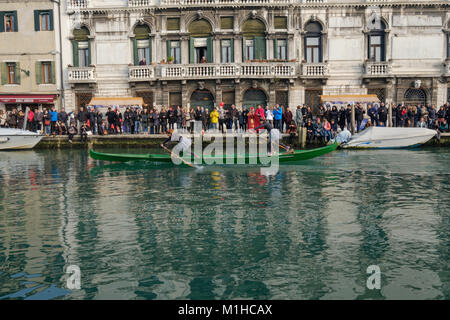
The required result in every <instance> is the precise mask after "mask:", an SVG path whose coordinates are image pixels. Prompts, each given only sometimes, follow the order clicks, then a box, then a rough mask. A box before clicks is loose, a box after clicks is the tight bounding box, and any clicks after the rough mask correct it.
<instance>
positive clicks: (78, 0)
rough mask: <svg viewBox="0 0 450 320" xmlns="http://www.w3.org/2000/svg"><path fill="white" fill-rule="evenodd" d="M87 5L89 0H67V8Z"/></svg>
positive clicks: (85, 6)
mask: <svg viewBox="0 0 450 320" xmlns="http://www.w3.org/2000/svg"><path fill="white" fill-rule="evenodd" d="M88 7H89V0H67V9H72V10H74V9H84V8H88Z"/></svg>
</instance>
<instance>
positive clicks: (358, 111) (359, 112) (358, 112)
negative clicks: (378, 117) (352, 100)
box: [355, 104, 366, 132]
mask: <svg viewBox="0 0 450 320" xmlns="http://www.w3.org/2000/svg"><path fill="white" fill-rule="evenodd" d="M364 113H366V112H365V111H364V110H363V108H362V107H361V106H360V105H359V104H358V105H357V106H356V108H355V120H356V131H357V132H359V128H360V127H361V122H362V121H363V119H364Z"/></svg>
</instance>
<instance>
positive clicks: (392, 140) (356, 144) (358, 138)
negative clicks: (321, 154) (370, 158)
mask: <svg viewBox="0 0 450 320" xmlns="http://www.w3.org/2000/svg"><path fill="white" fill-rule="evenodd" d="M366 130H368V131H367V132H365V131H366ZM366 130H364V131H363V132H361V133H360V134H357V135H355V136H354V137H353V138H352V139H351V140H350V142H348V143H346V144H343V145H341V147H342V148H346V149H403V148H414V147H419V146H421V145H422V144H424V143H426V142H428V141H429V140H430V139H432V138H433V137H434V136H435V135H436V131H434V130H430V129H426V128H384V127H371V128H368V129H366Z"/></svg>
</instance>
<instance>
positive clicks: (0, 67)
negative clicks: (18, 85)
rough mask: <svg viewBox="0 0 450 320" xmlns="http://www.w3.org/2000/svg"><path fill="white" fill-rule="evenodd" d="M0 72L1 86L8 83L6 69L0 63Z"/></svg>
mask: <svg viewBox="0 0 450 320" xmlns="http://www.w3.org/2000/svg"><path fill="white" fill-rule="evenodd" d="M0 69H1V70H0V71H1V74H2V76H1V78H2V84H7V83H8V68H6V63H4V62H2V63H0Z"/></svg>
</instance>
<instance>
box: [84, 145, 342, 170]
mask: <svg viewBox="0 0 450 320" xmlns="http://www.w3.org/2000/svg"><path fill="white" fill-rule="evenodd" d="M337 147H338V144H337V143H334V144H330V145H327V146H325V147H321V148H315V149H310V150H295V151H294V152H293V153H284V154H283V153H282V154H279V155H278V161H279V163H292V164H295V163H297V162H299V161H304V160H308V159H312V158H315V157H318V156H321V155H324V154H326V153H329V152H332V151H334V150H336V149H337ZM89 155H90V156H91V158H93V159H96V160H104V161H119V162H128V161H150V162H155V163H172V157H171V155H170V154H114V153H101V152H96V151H94V150H92V149H91V150H89ZM272 157H274V156H267V157H266V158H264V157H262V158H260V157H259V156H258V155H249V154H245V155H242V156H238V155H236V154H233V155H226V154H224V155H220V156H212V157H202V159H201V160H202V164H204V165H208V164H250V165H251V164H254V165H265V164H270V158H272ZM188 161H189V162H190V163H193V164H198V163H197V162H198V159H195V158H194V157H193V156H192V158H191V159H188Z"/></svg>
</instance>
